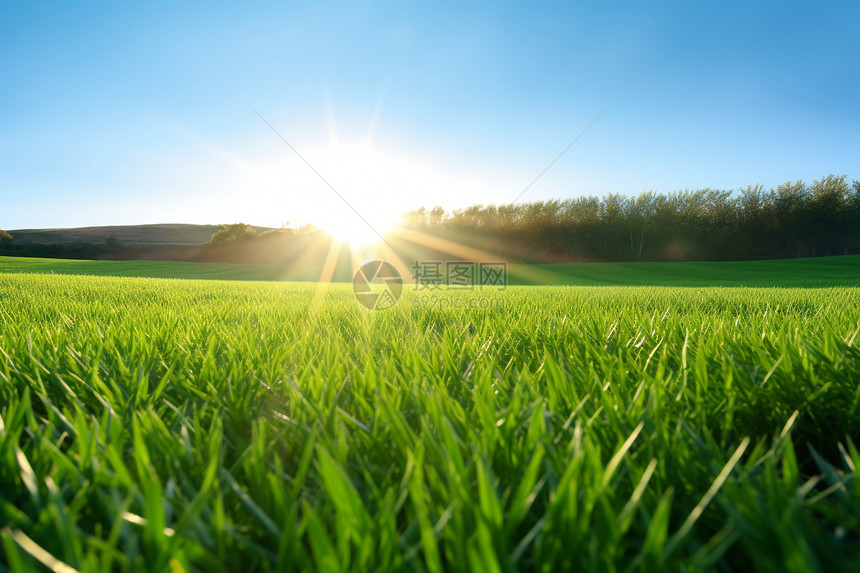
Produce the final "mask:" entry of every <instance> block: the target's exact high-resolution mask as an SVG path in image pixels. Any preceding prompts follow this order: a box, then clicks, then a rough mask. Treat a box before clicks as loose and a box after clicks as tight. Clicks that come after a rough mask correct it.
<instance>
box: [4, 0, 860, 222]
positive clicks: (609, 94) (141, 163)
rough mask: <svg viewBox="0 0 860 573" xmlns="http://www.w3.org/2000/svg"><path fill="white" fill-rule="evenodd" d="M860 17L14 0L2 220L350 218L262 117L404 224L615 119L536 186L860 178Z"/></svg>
mask: <svg viewBox="0 0 860 573" xmlns="http://www.w3.org/2000/svg"><path fill="white" fill-rule="evenodd" d="M177 4H180V3H177ZM858 21H860V3H858V2H856V0H855V1H853V2H825V3H819V2H801V3H799V2H714V3H702V2H631V3H619V2H591V3H585V2H578V3H574V2H559V3H539V4H537V3H532V2H529V3H526V2H523V3H513V2H484V3H461V2H452V3H446V2H439V1H433V2H402V3H401V2H399V3H394V2H391V3H374V2H345V3H332V2H306V3H305V2H289V3H288V2H268V1H257V2H255V1H245V2H182V3H181V7H179V6H176V5H174V3H173V2H153V1H150V2H135V3H133V5H132V3H126V2H56V3H53V2H9V1H4V2H2V4H0V228H6V229H15V228H26V227H63V226H83V225H103V224H136V223H157V222H191V223H225V222H236V221H239V220H241V221H244V222H248V223H253V224H260V225H272V226H276V225H279V224H281V223H284V222H286V221H291V222H293V223H297V222H301V223H303V222H313V223H318V224H322V225H323V226H325V225H326V224H327V223H328V224H330V223H331V221H332V220H335V221H337V218H335V219H328V220H325V219H326V215H325V212H326V210H335V209H340V208H341V207H340V206H339V200H338V199H337V197H336V196H335V195H334V194H333V193H332V192H331V191H330V190H328V188H326V187H325V185H324V184H322V183H321V182H320V181H319V180H317V179H316V178H315V176H314V175H313V174H312V173H310V171H309V170H308V169H307V167H306V166H305V165H304V164H303V163H301V161H300V160H299V159H298V158H296V157H295V156H294V155H292V152H291V151H290V150H289V149H288V148H287V147H286V146H285V145H284V144H283V142H281V141H280V140H279V139H278V138H277V136H276V135H275V134H274V133H272V131H271V130H270V129H269V128H268V127H267V126H266V125H265V124H264V123H263V122H262V121H261V120H260V118H259V117H258V116H257V115H256V113H255V110H256V111H257V112H259V113H260V114H262V115H263V116H264V117H265V118H266V119H267V120H269V121H270V122H271V123H272V124H273V125H274V126H275V127H276V128H277V129H278V130H279V131H280V132H281V134H282V135H283V136H284V137H285V138H286V139H287V140H288V141H290V143H292V144H293V145H294V146H295V147H296V148H297V149H298V150H299V151H301V152H302V153H303V154H305V156H306V157H307V159H308V160H309V161H311V163H313V164H314V165H315V167H317V168H318V170H319V171H320V172H321V173H322V174H323V175H324V176H325V177H326V178H327V179H329V180H330V181H331V182H332V184H333V185H335V187H336V188H337V189H338V190H339V191H341V193H342V194H343V195H344V196H346V197H347V198H348V199H349V200H350V201H351V202H353V203H354V204H355V205H356V207H357V208H359V209H360V210H362V211H363V212H373V213H377V212H379V213H382V212H388V215H391V213H394V212H399V211H401V210H404V209H407V208H416V207H419V206H421V205H427V206H433V205H436V204H441V205H442V206H444V207H446V208H454V207H460V206H464V205H467V204H471V203H491V202H492V203H504V202H509V201H511V200H512V199H513V198H514V197H516V195H517V194H518V193H519V192H520V191H521V190H522V189H523V188H524V187H525V186H526V185H527V184H528V183H529V181H531V180H532V179H533V178H534V177H535V176H536V175H537V174H538V173H539V172H540V171H541V170H542V169H543V168H544V167H545V166H546V164H547V163H548V162H549V161H550V160H552V158H553V157H554V156H555V155H556V154H557V153H558V152H559V151H561V149H563V148H564V147H565V146H566V145H567V144H568V143H569V142H570V140H571V139H572V138H573V137H574V136H575V135H576V134H577V133H578V132H579V131H580V130H582V129H583V128H584V127H585V126H586V125H587V124H588V123H589V122H591V121H592V120H593V119H594V117H595V116H597V115H598V114H599V113H600V112H601V111H603V110H604V109H607V111H606V113H605V115H604V116H603V117H602V118H601V119H600V120H599V121H598V122H597V123H596V124H595V125H594V126H593V127H592V128H591V130H590V131H589V132H588V133H586V134H585V135H584V136H583V137H582V139H581V140H580V141H579V142H578V143H577V144H576V145H575V146H574V147H573V148H572V149H571V150H570V151H569V152H568V154H567V155H566V156H564V158H562V159H561V160H560V161H559V162H558V163H557V164H556V165H555V166H554V167H553V168H552V169H551V170H550V171H549V172H548V173H547V174H546V175H545V176H544V177H543V178H542V179H541V180H540V181H539V182H538V183H537V184H536V185H535V186H534V187H533V188H532V189H531V190H530V191H529V192H528V193H527V194H526V195H525V196H524V197H523V200H537V199H545V198H550V197H571V196H577V195H592V194H599V195H602V194H604V193H607V192H619V193H624V194H636V193H639V192H641V191H646V190H656V191H661V192H670V191H675V190H679V189H684V188H690V189H693V188H700V187H713V188H721V189H737V188H739V187H744V186H746V185H748V184H754V183H762V184H764V185H765V186H768V187H770V186H775V185H778V184H779V183H782V182H784V181H787V180H797V179H803V180H806V181H811V180H812V179H815V178H819V177H821V176H823V175H826V174H828V173H836V174H847V175H848V176H849V178H853V179H860V40H858V38H860V34H858V32H857V22H858ZM349 216H351V215H349V214H346V215H344V217H349ZM380 216H382V215H380ZM369 218H371V219H373V216H371V215H369Z"/></svg>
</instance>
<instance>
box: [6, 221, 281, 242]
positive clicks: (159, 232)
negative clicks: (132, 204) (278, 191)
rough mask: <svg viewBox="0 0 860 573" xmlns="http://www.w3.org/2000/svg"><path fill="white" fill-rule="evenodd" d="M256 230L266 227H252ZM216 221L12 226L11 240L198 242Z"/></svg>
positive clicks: (212, 228) (211, 231)
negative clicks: (50, 227) (196, 223)
mask: <svg viewBox="0 0 860 573" xmlns="http://www.w3.org/2000/svg"><path fill="white" fill-rule="evenodd" d="M254 229H256V231H257V232H258V233H262V232H264V231H268V230H270V228H269V227H254ZM217 230H218V225H184V224H158V225H115V226H109V227H77V228H72V229H14V230H10V231H9V233H10V234H11V235H12V237H13V239H12V242H13V243H17V244H21V243H32V244H37V245H66V244H71V243H104V242H105V240H107V239H108V238H109V237H116V238H117V239H118V240H119V241H120V242H122V243H125V244H127V245H189V246H190V245H200V244H202V243H205V242H206V241H208V240H209V237H211V236H212V233H214V232H215V231H217Z"/></svg>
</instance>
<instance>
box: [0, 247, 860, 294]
mask: <svg viewBox="0 0 860 573" xmlns="http://www.w3.org/2000/svg"><path fill="white" fill-rule="evenodd" d="M3 272H27V273H56V274H73V275H93V276H119V277H149V278H184V279H220V280H255V281H256V280H265V281H273V280H299V281H315V280H318V279H319V276H320V271H319V269H316V268H310V267H305V268H298V269H297V268H294V267H285V266H274V265H242V264H229V263H186V262H175V261H79V260H67V259H34V258H23V257H0V273H3ZM335 278H336V279H337V280H340V281H349V280H351V278H352V277H351V271H350V270H349V269H338V271H337V273H336V275H335ZM405 278H406V279H407V280H408V278H409V277H405ZM509 280H510V284H512V285H529V284H547V285H629V286H762V287H767V286H781V287H821V286H858V285H860V255H847V256H841V257H821V258H814V259H787V260H779V261H735V262H719V263H713V262H689V263H569V264H552V265H510V267H509Z"/></svg>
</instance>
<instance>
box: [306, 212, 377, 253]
mask: <svg viewBox="0 0 860 573" xmlns="http://www.w3.org/2000/svg"><path fill="white" fill-rule="evenodd" d="M351 215H352V216H351V217H350V216H348V215H347V216H344V217H341V216H337V217H331V218H329V220H324V221H322V222H321V224H320V225H319V226H320V228H322V230H323V231H325V232H326V233H328V234H329V235H331V236H332V237H334V239H335V241H337V242H338V243H345V244H346V245H348V246H349V247H350V248H352V249H353V250H360V249H364V248H367V247H372V246H375V245H377V244H379V243H381V242H382V237H384V236H385V233H387V232H388V231H390V229H391V225H389V226H388V227H377V226H376V225H372V224H368V222H365V221H364V220H362V219H361V218H360V217H359V216H358V215H357V214H356V213H351ZM377 233H379V234H377ZM380 235H381V236H380Z"/></svg>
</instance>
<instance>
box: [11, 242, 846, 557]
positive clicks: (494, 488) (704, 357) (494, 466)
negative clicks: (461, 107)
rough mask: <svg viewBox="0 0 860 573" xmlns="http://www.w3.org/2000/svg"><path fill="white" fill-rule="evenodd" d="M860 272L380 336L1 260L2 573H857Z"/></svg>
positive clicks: (407, 300) (289, 286)
mask: <svg viewBox="0 0 860 573" xmlns="http://www.w3.org/2000/svg"><path fill="white" fill-rule="evenodd" d="M858 261H860V258H858V257H839V258H833V259H815V260H806V261H776V262H767V263H724V264H722V266H721V265H720V264H706V263H686V264H683V265H672V264H669V263H667V264H665V265H660V264H654V265H660V266H649V264H644V263H643V264H641V265H627V266H625V265H604V266H603V267H602V268H601V267H597V266H584V267H583V268H579V269H577V268H576V267H573V266H570V267H567V268H566V269H565V268H561V267H553V268H552V269H550V270H551V271H552V273H554V274H555V275H557V276H568V277H569V279H566V280H567V281H568V282H571V283H574V284H576V283H578V282H579V281H582V284H585V283H586V282H587V281H589V280H590V281H593V282H592V284H594V283H598V284H603V285H607V284H612V283H613V282H616V283H620V284H627V285H652V286H600V287H595V286H538V287H530V286H512V287H509V288H508V289H506V290H505V291H503V292H496V293H492V294H491V295H489V294H486V293H485V296H492V297H493V298H494V299H495V300H494V304H492V305H490V306H489V307H482V306H481V305H479V304H468V301H469V300H474V297H476V296H478V293H472V292H459V293H445V297H446V298H445V299H444V300H445V301H446V303H445V304H444V305H443V304H433V305H431V304H427V299H424V298H422V297H421V296H420V293H412V292H408V291H407V292H406V293H405V294H404V297H403V299H402V300H401V301H400V302H399V303H398V304H397V305H396V306H395V307H394V308H392V309H390V310H387V311H384V312H370V311H366V310H364V309H363V308H362V307H360V306H359V305H358V304H357V303H356V302H355V301H354V300H353V297H352V293H351V290H350V287H349V286H348V285H341V284H328V285H326V284H315V283H285V282H282V283H278V282H247V281H209V280H175V279H174V280H164V279H153V278H127V277H126V278H122V277H92V276H61V275H59V274H55V275H51V274H35V273H27V272H23V271H36V273H45V272H51V271H53V272H55V273H63V272H71V273H76V272H80V273H82V274H119V272H120V270H121V268H123V266H124V268H125V269H126V271H127V272H126V273H125V274H135V273H141V274H152V273H155V272H164V273H165V275H162V276H166V275H167V274H169V271H170V270H176V269H180V268H181V267H177V266H174V265H183V263H174V264H168V263H150V264H146V263H143V262H136V263H109V262H93V263H85V262H80V261H46V262H41V261H33V260H30V261H15V260H10V259H3V260H2V261H0V268H2V269H3V270H5V271H9V272H0V541H2V543H0V570H4V569H5V570H10V571H30V570H53V571H72V570H80V571H104V572H107V571H171V572H178V571H276V570H286V571H289V570H296V571H300V570H305V571H342V570H348V571H419V572H422V571H467V570H471V571H504V572H510V571H544V572H547V573H549V572H556V571H574V570H589V571H664V570H672V571H730V570H743V571H748V570H758V571H851V570H860V534H858V532H860V481H858V480H856V479H855V474H856V468H857V466H858V464H860V453H858V450H857V445H858V443H860V280H858V268H860V263H858ZM15 265H21V266H18V267H16V266H15ZM39 265H43V266H41V268H39V267H38V266H39ZM88 265H89V266H88ZM667 265H668V266H667ZM227 267H233V268H234V269H238V268H239V267H238V266H235V265H227ZM159 268H160V269H162V271H157V269H159ZM184 268H186V270H187V272H192V269H193V267H184ZM196 268H197V269H198V271H199V274H197V275H193V276H197V277H204V276H211V274H208V273H216V274H217V272H216V271H218V269H220V268H221V267H209V268H208V269H207V268H204V267H196ZM757 269H760V270H757ZM252 270H253V269H252ZM610 271H611V272H610ZM236 272H237V274H236V275H234V276H232V277H230V278H239V277H240V276H241V272H239V271H238V270H237V271H236ZM177 274H178V275H181V276H184V277H188V276H190V275H188V274H186V272H182V273H177ZM242 278H251V277H247V276H244V277H242ZM256 278H265V277H256ZM270 278H271V277H270ZM559 280H561V279H559ZM660 284H662V285H668V286H656V285H660ZM678 285H688V286H685V287H680V286H678ZM716 285H724V286H716ZM776 285H780V286H781V287H790V288H774V287H776ZM762 286H767V287H770V288H759V287H762ZM803 287H810V288H803ZM811 287H815V288H811ZM440 300H441V299H440ZM437 302H438V301H437Z"/></svg>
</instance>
